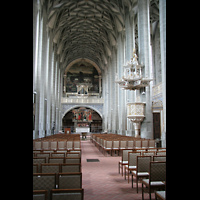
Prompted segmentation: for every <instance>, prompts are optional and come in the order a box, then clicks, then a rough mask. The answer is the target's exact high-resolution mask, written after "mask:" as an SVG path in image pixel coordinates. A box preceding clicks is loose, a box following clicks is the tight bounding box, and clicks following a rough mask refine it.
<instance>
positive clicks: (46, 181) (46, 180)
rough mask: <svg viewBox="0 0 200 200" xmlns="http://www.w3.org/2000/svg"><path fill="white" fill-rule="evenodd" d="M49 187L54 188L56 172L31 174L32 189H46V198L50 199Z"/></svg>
mask: <svg viewBox="0 0 200 200" xmlns="http://www.w3.org/2000/svg"><path fill="white" fill-rule="evenodd" d="M51 189H56V173H34V174H33V190H47V199H48V200H50V190H51Z"/></svg>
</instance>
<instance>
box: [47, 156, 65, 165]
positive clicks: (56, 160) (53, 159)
mask: <svg viewBox="0 0 200 200" xmlns="http://www.w3.org/2000/svg"><path fill="white" fill-rule="evenodd" d="M49 163H59V164H63V163H65V158H64V157H49Z"/></svg>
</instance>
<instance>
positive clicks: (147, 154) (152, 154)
mask: <svg viewBox="0 0 200 200" xmlns="http://www.w3.org/2000/svg"><path fill="white" fill-rule="evenodd" d="M142 155H143V156H154V155H155V152H154V151H152V152H149V151H143V152H142Z"/></svg>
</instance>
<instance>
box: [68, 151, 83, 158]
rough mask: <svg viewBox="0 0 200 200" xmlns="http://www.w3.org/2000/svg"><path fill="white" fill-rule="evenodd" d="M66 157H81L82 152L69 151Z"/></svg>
mask: <svg viewBox="0 0 200 200" xmlns="http://www.w3.org/2000/svg"><path fill="white" fill-rule="evenodd" d="M66 157H80V153H72V152H67V153H66Z"/></svg>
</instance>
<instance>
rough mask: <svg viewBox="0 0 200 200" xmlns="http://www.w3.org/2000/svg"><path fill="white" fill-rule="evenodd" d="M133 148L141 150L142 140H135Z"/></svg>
mask: <svg viewBox="0 0 200 200" xmlns="http://www.w3.org/2000/svg"><path fill="white" fill-rule="evenodd" d="M135 148H142V140H135Z"/></svg>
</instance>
